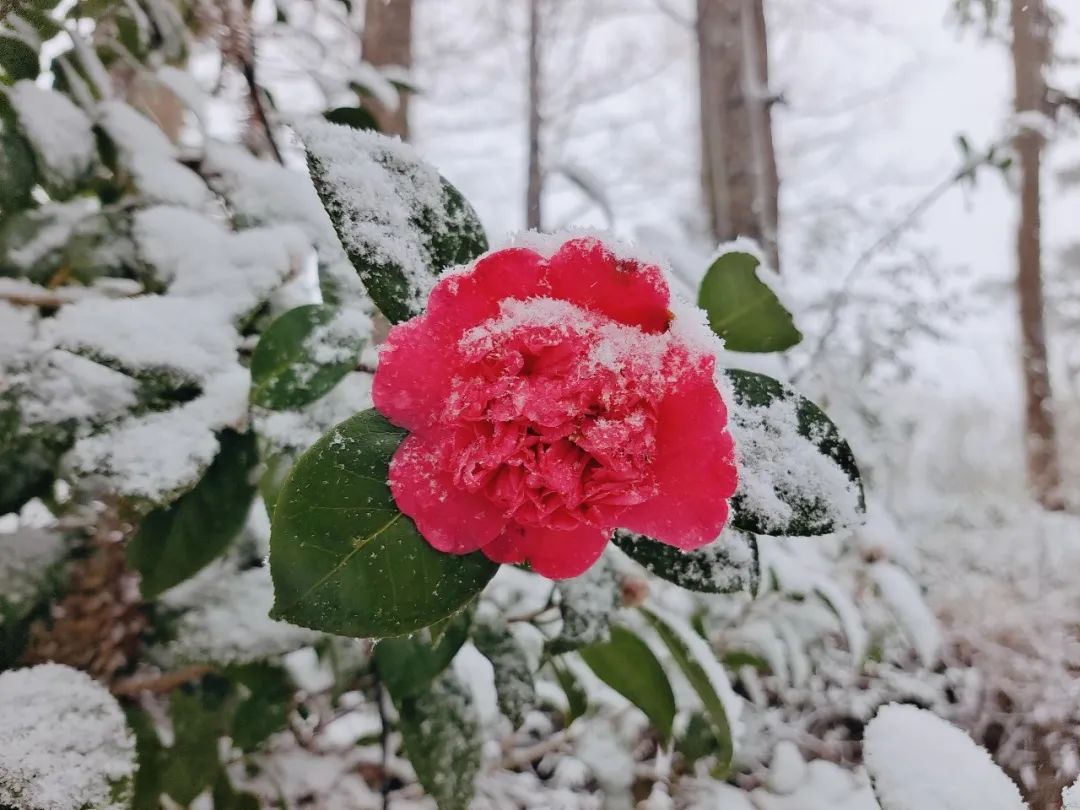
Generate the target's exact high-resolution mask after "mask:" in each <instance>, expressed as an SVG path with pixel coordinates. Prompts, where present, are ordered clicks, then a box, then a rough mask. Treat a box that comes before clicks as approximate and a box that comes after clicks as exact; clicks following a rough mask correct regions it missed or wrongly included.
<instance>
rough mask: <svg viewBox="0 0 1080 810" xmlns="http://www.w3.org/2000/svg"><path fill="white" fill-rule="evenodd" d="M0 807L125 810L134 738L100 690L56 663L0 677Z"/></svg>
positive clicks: (110, 698) (111, 700) (116, 707)
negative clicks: (123, 808) (1, 724)
mask: <svg viewBox="0 0 1080 810" xmlns="http://www.w3.org/2000/svg"><path fill="white" fill-rule="evenodd" d="M0 717H2V718H3V734H0V805H3V806H6V807H26V808H36V809H37V810H81V808H86V807H94V808H100V810H120V808H122V807H128V806H129V799H130V781H131V779H132V777H133V776H134V774H135V739H134V737H133V736H132V734H131V732H130V731H129V730H128V728H127V724H126V723H125V721H124V712H123V711H122V710H121V708H120V706H119V704H118V703H117V702H116V700H115V699H114V698H113V696H112V695H110V694H109V692H108V690H107V689H106V688H105V687H104V686H102V685H101V684H99V683H97V682H95V681H93V680H92V679H91V678H90V677H89V676H88V675H86V674H85V673H83V672H79V671H78V670H76V669H72V668H71V667H67V666H63V665H61V664H42V665H41V666H37V667H30V668H29V669H16V670H10V671H8V672H4V673H3V674H0Z"/></svg>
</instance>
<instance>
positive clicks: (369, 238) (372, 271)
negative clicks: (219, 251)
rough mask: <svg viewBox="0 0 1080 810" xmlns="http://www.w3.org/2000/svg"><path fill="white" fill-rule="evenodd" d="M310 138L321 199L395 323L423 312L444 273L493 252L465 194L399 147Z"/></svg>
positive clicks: (351, 135)
mask: <svg viewBox="0 0 1080 810" xmlns="http://www.w3.org/2000/svg"><path fill="white" fill-rule="evenodd" d="M302 134H303V138H304V146H305V147H306V149H307V157H308V169H309V170H310V172H311V178H312V180H313V181H314V184H315V189H316V191H318V193H319V198H320V199H321V200H322V203H323V206H324V207H325V208H326V211H327V213H328V214H329V215H330V221H331V222H332V223H333V225H334V229H335V230H336V231H337V234H338V237H339V238H340V239H341V244H342V245H343V246H344V248H345V252H346V253H347V254H348V256H349V259H350V261H351V262H352V264H353V266H354V267H355V268H356V271H357V273H358V274H359V275H360V280H361V281H362V282H363V283H364V286H365V288H366V289H367V291H368V294H369V295H370V296H371V300H372V301H374V302H375V304H376V306H378V307H379V309H380V310H381V311H382V313H383V315H385V316H386V318H387V319H388V320H389V321H390V322H391V323H400V322H401V321H405V320H408V319H409V318H411V317H413V316H415V315H418V314H420V312H422V311H423V308H424V304H425V302H426V294H427V290H428V288H429V287H430V286H431V283H432V282H433V281H434V279H435V277H436V276H437V275H438V274H439V273H441V272H443V271H444V270H446V269H448V268H450V267H454V266H457V265H461V264H467V263H468V262H469V261H471V260H472V259H475V258H476V257H477V256H479V255H480V254H482V253H484V252H485V251H486V250H487V237H486V236H485V235H484V229H483V226H482V225H481V224H480V220H479V218H478V217H477V215H476V212H475V211H474V210H473V209H472V207H471V206H470V205H469V204H468V202H466V201H465V198H464V197H462V196H461V193H460V192H459V191H458V190H457V189H456V188H454V187H453V186H452V185H450V184H449V183H448V182H446V180H445V179H443V178H442V177H441V176H439V174H438V173H437V172H435V171H434V170H433V169H432V168H431V167H430V166H428V165H427V164H425V163H423V162H422V161H421V160H420V159H419V158H418V157H416V156H415V155H414V154H413V153H412V152H411V151H410V150H408V149H407V148H406V147H404V146H403V145H402V144H400V143H399V142H398V141H396V140H393V139H391V138H387V137H384V136H382V135H379V134H378V133H374V132H362V131H360V130H356V129H348V128H345V127H342V126H333V125H331V124H316V123H314V122H312V123H310V124H309V125H308V126H306V127H305V128H304V130H303V133H302ZM373 189H377V192H376V191H374V190H373Z"/></svg>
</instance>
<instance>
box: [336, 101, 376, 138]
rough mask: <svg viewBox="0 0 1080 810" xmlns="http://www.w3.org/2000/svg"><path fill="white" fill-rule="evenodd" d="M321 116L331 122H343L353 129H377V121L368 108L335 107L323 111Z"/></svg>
mask: <svg viewBox="0 0 1080 810" xmlns="http://www.w3.org/2000/svg"><path fill="white" fill-rule="evenodd" d="M323 118H325V119H326V120H327V121H329V122H330V123H332V124H344V125H345V126H347V127H352V128H353V129H370V130H372V131H374V132H378V131H379V122H378V121H376V120H375V116H374V115H372V114H371V111H370V110H367V109H365V108H364V107H335V108H334V109H332V110H327V111H326V112H324V113H323Z"/></svg>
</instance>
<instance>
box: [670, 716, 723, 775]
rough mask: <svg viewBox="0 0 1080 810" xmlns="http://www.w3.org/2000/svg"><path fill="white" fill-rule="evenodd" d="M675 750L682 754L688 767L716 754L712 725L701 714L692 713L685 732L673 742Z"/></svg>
mask: <svg viewBox="0 0 1080 810" xmlns="http://www.w3.org/2000/svg"><path fill="white" fill-rule="evenodd" d="M675 749H676V750H677V751H678V752H679V753H680V754H682V756H683V759H685V760H686V763H687V764H688V765H693V764H694V763H695V762H697V761H698V760H699V759H704V758H705V757H707V756H711V755H713V754H715V753H717V750H716V749H717V745H716V734H714V733H713V728H712V723H710V722H709V720H708V718H707V717H705V715H704V714H702V713H701V712H694V713H693V714H692V715H690V720H689V722H687V724H686V730H685V731H684V732H683V733H682V736H680V737H679V738H678V739H676V740H675Z"/></svg>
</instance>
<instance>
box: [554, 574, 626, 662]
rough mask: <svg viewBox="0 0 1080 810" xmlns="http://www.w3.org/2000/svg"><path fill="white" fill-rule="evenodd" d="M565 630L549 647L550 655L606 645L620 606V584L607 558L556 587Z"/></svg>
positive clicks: (563, 580)
mask: <svg viewBox="0 0 1080 810" xmlns="http://www.w3.org/2000/svg"><path fill="white" fill-rule="evenodd" d="M555 590H556V591H557V592H558V594H559V611H560V612H561V613H562V620H563V623H562V628H561V629H560V630H559V635H558V636H556V637H555V638H553V639H551V641H549V642H548V643H547V645H546V648H545V652H546V653H547V654H548V655H561V654H562V653H564V652H569V651H570V650H576V649H578V648H579V647H584V646H585V645H587V644H596V643H598V642H601V641H607V639H608V638H609V633H608V630H609V628H610V626H611V614H612V613H614V612H615V609H616V608H617V607H618V606H619V582H618V578H617V577H616V576H615V571H614V569H612V567H611V564H610V563H609V562H608V561H607V560H605V559H604V558H602V557H601V558H600V560H599V561H598V562H597V563H596V565H594V566H593V567H592V568H590V569H589V570H588V571H586V572H585V573H584V574H582V575H581V576H579V577H574V578H573V579H561V580H558V581H557V582H556V583H555Z"/></svg>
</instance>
